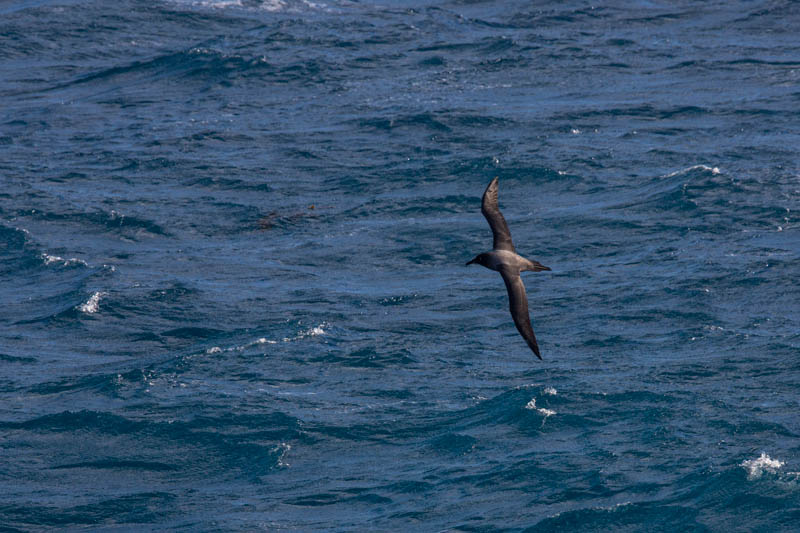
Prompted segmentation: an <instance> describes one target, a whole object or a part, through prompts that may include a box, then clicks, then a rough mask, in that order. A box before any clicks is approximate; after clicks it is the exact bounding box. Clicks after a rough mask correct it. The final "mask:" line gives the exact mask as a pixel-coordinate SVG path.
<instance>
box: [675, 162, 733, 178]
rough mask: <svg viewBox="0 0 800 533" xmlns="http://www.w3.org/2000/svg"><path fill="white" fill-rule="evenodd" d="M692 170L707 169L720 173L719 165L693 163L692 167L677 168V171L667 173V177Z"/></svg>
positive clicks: (713, 172)
mask: <svg viewBox="0 0 800 533" xmlns="http://www.w3.org/2000/svg"><path fill="white" fill-rule="evenodd" d="M692 170H706V171H708V172H711V173H712V174H713V175H715V176H716V175H717V174H720V173H721V172H720V170H719V167H710V166H708V165H692V166H691V167H688V168H684V169H681V170H676V171H675V172H670V173H669V174H667V175H665V176H664V177H665V178H671V177H673V176H677V175H678V174H683V173H685V172H691V171H692Z"/></svg>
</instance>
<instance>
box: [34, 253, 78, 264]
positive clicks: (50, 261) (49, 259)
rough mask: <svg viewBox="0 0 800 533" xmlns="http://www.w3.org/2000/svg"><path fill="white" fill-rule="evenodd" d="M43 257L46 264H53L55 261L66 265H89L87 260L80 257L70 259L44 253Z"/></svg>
mask: <svg viewBox="0 0 800 533" xmlns="http://www.w3.org/2000/svg"><path fill="white" fill-rule="evenodd" d="M42 259H44V264H45V265H52V264H53V263H61V264H63V265H64V266H69V265H83V266H89V264H88V263H87V262H86V261H84V260H83V259H78V258H77V257H70V258H69V259H64V258H63V257H59V256H57V255H49V254H45V253H43V254H42Z"/></svg>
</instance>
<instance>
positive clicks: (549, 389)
mask: <svg viewBox="0 0 800 533" xmlns="http://www.w3.org/2000/svg"><path fill="white" fill-rule="evenodd" d="M542 392H543V393H545V394H547V395H548V396H555V395H557V394H558V391H557V390H556V389H555V387H545V389H544V390H543V391H542Z"/></svg>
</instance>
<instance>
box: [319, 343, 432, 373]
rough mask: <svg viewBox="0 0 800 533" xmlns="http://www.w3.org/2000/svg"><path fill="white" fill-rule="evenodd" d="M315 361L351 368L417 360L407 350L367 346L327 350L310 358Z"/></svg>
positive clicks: (389, 364)
mask: <svg viewBox="0 0 800 533" xmlns="http://www.w3.org/2000/svg"><path fill="white" fill-rule="evenodd" d="M310 361H311V362H315V363H326V364H327V363H330V364H339V365H342V366H345V367H352V368H385V367H392V366H398V365H399V366H407V365H413V364H415V363H416V362H417V361H416V359H415V358H414V357H413V356H412V355H411V353H410V352H409V351H408V350H405V349H400V350H392V349H386V348H379V347H375V346H367V347H364V348H361V349H358V350H355V351H353V352H351V353H348V354H337V353H336V352H328V353H326V354H324V355H321V356H317V357H313V358H312V359H310Z"/></svg>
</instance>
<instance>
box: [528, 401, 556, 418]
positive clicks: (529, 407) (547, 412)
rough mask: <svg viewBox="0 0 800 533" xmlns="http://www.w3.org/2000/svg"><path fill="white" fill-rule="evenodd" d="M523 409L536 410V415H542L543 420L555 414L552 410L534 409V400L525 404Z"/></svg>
mask: <svg viewBox="0 0 800 533" xmlns="http://www.w3.org/2000/svg"><path fill="white" fill-rule="evenodd" d="M525 409H533V410H536V411H537V412H538V413H540V414H543V415H544V417H545V418H547V417H548V416H553V415H554V414H556V412H555V411H553V410H552V409H545V408H544V407H536V398H531V401H529V402H528V403H527V404H525Z"/></svg>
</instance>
